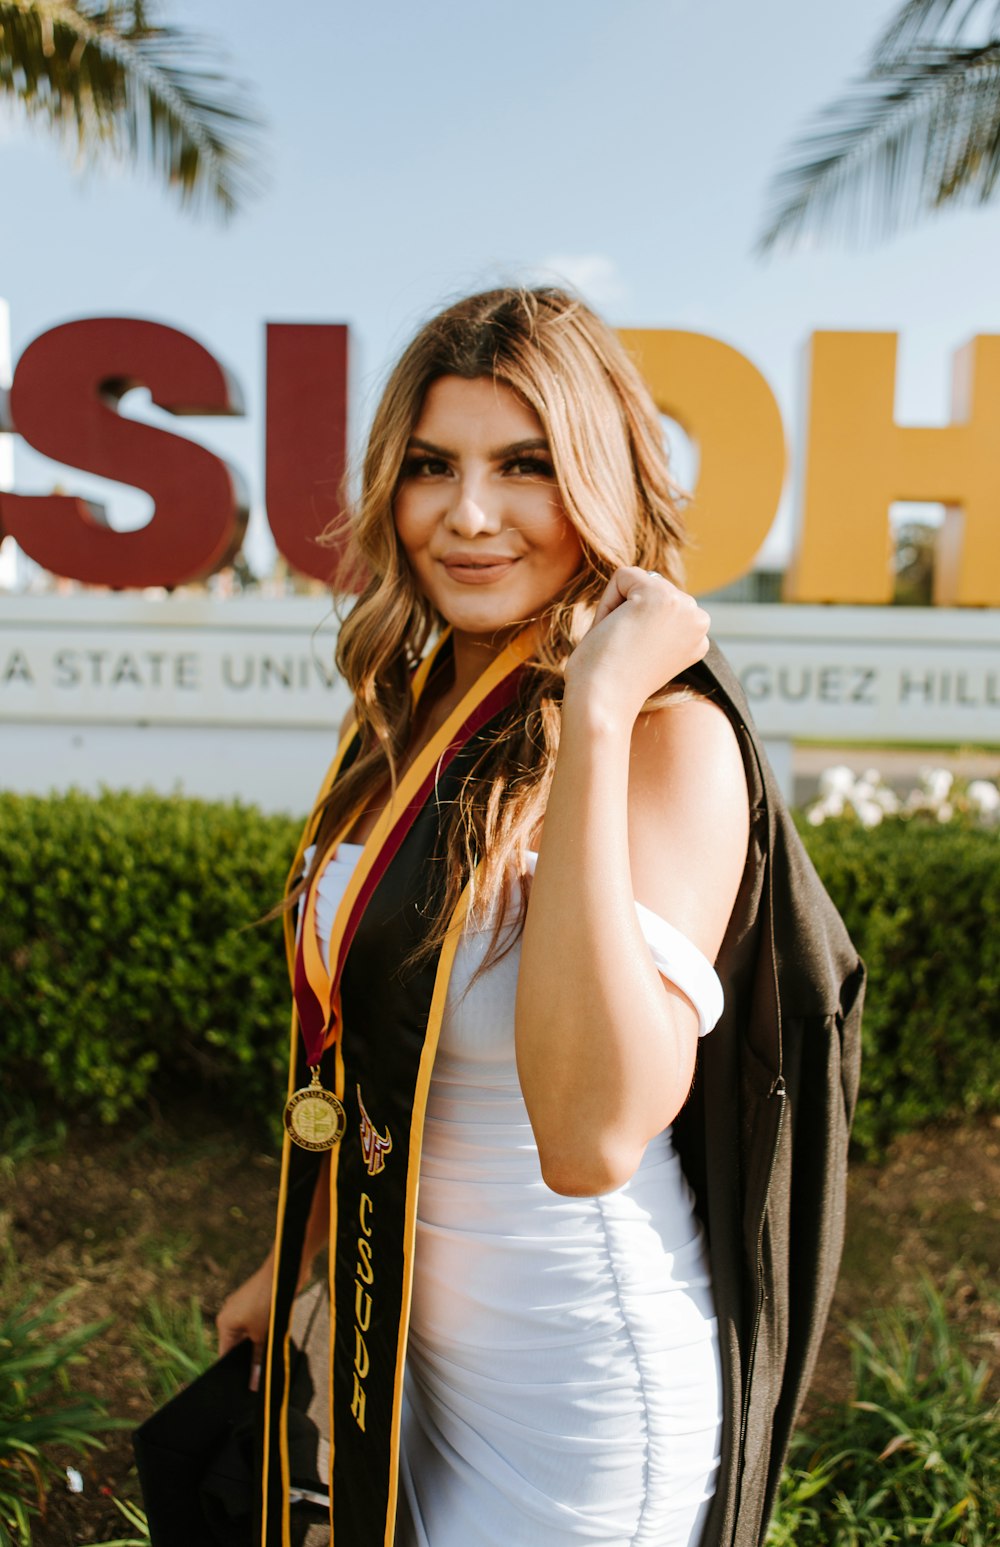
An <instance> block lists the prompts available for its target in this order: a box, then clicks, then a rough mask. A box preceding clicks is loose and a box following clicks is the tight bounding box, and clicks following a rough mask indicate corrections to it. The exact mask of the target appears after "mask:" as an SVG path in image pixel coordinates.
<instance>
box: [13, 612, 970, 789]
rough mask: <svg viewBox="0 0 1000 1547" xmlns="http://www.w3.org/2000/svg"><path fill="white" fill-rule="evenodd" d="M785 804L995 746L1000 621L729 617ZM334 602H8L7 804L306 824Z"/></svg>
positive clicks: (318, 773)
mask: <svg viewBox="0 0 1000 1547" xmlns="http://www.w3.org/2000/svg"><path fill="white" fill-rule="evenodd" d="M712 623H713V627H712V632H713V637H714V638H715V639H716V640H717V641H718V642H719V644H720V645H721V646H722V647H723V649H724V650H725V652H726V654H727V655H728V657H729V659H730V661H731V662H732V664H733V666H734V667H735V669H736V671H737V673H738V674H739V676H740V678H741V680H742V682H743V686H744V689H745V691H746V694H747V698H748V699H749V702H750V707H751V710H752V712H753V715H754V719H755V720H756V722H757V724H758V726H759V727H760V729H761V731H762V733H763V735H764V737H765V738H766V739H767V740H768V742H769V744H770V747H771V751H772V760H773V761H775V764H776V771H777V772H778V774H779V778H780V779H781V781H782V783H783V784H784V785H785V787H786V790H787V789H788V788H789V786H790V783H791V763H790V748H789V745H788V744H789V743H790V742H792V741H795V740H819V741H822V740H831V741H850V740H857V741H869V742H876V743H878V742H883V743H887V744H891V743H892V742H898V741H905V742H920V741H937V742H940V741H953V742H957V743H969V742H986V743H997V744H1000V612H998V611H977V610H972V609H962V610H955V611H952V610H944V609H939V608H881V607H873V608H864V607H852V608H848V607H793V606H755V605H742V604H741V605H733V604H727V605H722V604H717V605H714V606H713V607H712ZM335 643H336V619H335V618H334V617H333V615H332V612H331V610H330V607H329V604H328V603H327V602H325V601H324V600H323V598H321V597H316V596H311V597H298V598H290V599H265V598H253V597H246V598H236V599H232V600H225V601H223V600H220V599H216V598H212V597H207V596H205V597H201V596H194V597H192V596H174V597H166V598H162V599H154V598H151V597H146V596H142V595H133V594H125V595H111V594H105V593H98V592H93V593H83V594H72V595H65V596H62V595H58V594H56V595H52V594H47V595H44V596H9V595H8V596H3V595H0V787H3V788H7V789H17V790H22V791H36V792H41V791H44V790H47V789H51V788H56V789H64V788H66V787H68V786H69V785H77V786H79V787H80V788H82V789H89V790H96V789H98V788H99V787H100V786H101V785H109V786H111V787H116V788H122V787H124V788H138V787H141V786H147V787H150V788H153V789H157V790H161V791H164V792H168V791H170V790H174V789H181V790H183V791H184V792H186V793H188V794H197V795H202V796H205V797H209V798H228V797H232V796H239V797H241V798H243V799H246V800H253V801H256V802H258V803H259V804H261V805H263V806H265V807H267V808H269V809H272V810H274V809H286V810H290V811H294V812H299V813H301V812H304V811H305V810H307V809H308V807H309V805H310V803H311V801H312V798H313V795H314V793H315V789H316V786H317V785H318V783H319V781H320V779H321V778H322V775H323V771H324V769H325V768H326V766H327V763H328V762H329V760H330V757H331V756H332V754H333V749H334V746H335V744H336V735H337V727H338V725H339V723H340V721H341V719H342V717H343V715H344V713H345V711H346V709H347V707H348V695H347V691H346V688H345V686H344V684H343V683H342V682H341V681H340V680H339V678H338V677H337V675H336V671H335V668H334V664H333V661H334V649H335Z"/></svg>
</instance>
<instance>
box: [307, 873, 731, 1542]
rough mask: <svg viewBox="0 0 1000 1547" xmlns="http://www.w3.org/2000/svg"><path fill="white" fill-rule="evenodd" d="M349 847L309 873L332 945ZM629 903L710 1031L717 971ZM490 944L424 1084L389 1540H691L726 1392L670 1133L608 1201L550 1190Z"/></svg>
mask: <svg viewBox="0 0 1000 1547" xmlns="http://www.w3.org/2000/svg"><path fill="white" fill-rule="evenodd" d="M359 853H360V846H358V845H354V844H341V846H340V848H339V850H338V851H337V854H336V855H335V856H334V859H333V860H332V862H331V863H330V864H329V865H328V866H327V867H326V870H325V872H324V873H323V875H322V877H321V878H320V881H319V886H318V897H317V932H318V934H319V937H320V940H321V943H322V944H323V947H324V950H325V949H326V947H327V945H328V941H329V934H330V927H331V924H332V921H333V915H334V913H335V911H336V906H337V903H338V901H339V899H340V897H341V896H342V895H343V890H344V888H345V887H346V885H347V880H348V878H349V876H350V874H351V871H352V870H353V868H354V865H355V864H356V863H357V858H358V855H359ZM533 858H534V856H532V860H533ZM307 862H308V861H307ZM637 913H638V915H639V918H640V923H641V925H642V929H643V933H644V935H645V936H646V939H647V942H648V943H649V944H650V949H651V952H652V955H653V958H654V961H655V962H656V965H657V967H658V968H659V969H660V970H661V972H663V973H664V975H665V976H669V977H670V978H671V979H672V981H674V982H677V983H678V984H679V985H680V986H682V987H683V988H684V991H685V992H686V993H688V994H689V997H691V998H692V1000H693V1001H694V1002H695V1005H696V1008H697V1009H698V1011H699V1018H700V1021H701V1025H702V1029H703V1030H706V1031H707V1030H709V1029H710V1027H711V1025H713V1024H714V1022H715V1020H716V1019H717V1018H718V1015H719V1013H720V1012H721V1008H722V998H721V988H720V987H719V985H718V979H717V978H716V977H715V974H714V972H713V971H712V969H711V967H710V965H709V963H707V962H706V961H705V958H704V957H702V956H701V955H700V953H699V952H697V951H696V950H695V947H694V946H693V945H691V943H690V942H689V941H687V940H685V938H684V937H683V936H681V935H679V934H678V932H677V931H676V930H673V929H672V928H671V926H669V925H667V924H666V923H665V921H663V920H662V919H658V918H657V917H656V915H655V914H652V913H650V912H648V910H646V909H641V908H639V907H638V905H637ZM489 939H490V935H489V933H488V932H477V933H473V932H467V933H466V935H465V936H464V938H463V940H462V942H461V944H460V945H459V948H458V951H457V952H456V956H455V963H454V967H453V971H452V977H451V983H450V986H449V990H448V999H447V1005H446V1010H445V1016H444V1022H443V1025H442V1030H441V1038H440V1042H439V1045H438V1051H437V1057H436V1060H435V1064H434V1072H433V1077H432V1080H431V1087H430V1095H429V1102H428V1108H427V1116H426V1123H425V1128H424V1144H423V1155H422V1159H421V1166H420V1190H419V1195H418V1206H417V1214H418V1217H417V1240H416V1252H415V1258H414V1290H413V1302H412V1311H411V1320H410V1335H409V1344H408V1349H407V1367H406V1385H405V1401H404V1412H403V1444H402V1459H401V1487H400V1501H401V1502H400V1515H399V1523H398V1529H397V1536H396V1542H397V1547H579V1544H581V1543H599V1544H602V1547H694V1544H696V1543H697V1541H698V1538H699V1536H700V1533H701V1529H702V1526H703V1524H704V1520H705V1516H706V1514H707V1510H708V1505H709V1502H710V1500H711V1497H712V1492H713V1488H714V1484H715V1476H716V1471H717V1468H718V1461H719V1439H720V1432H721V1412H722V1397H721V1376H720V1363H719V1353H718V1337H717V1328H716V1321H715V1312H714V1306H713V1301H712V1290H711V1281H710V1277H709V1268H708V1261H707V1254H706V1249H705V1244H704V1240H703V1237H702V1232H701V1228H700V1225H699V1223H698V1220H697V1218H696V1216H695V1213H694V1208H693V1199H692V1195H691V1192H690V1189H689V1187H688V1184H687V1182H686V1180H685V1178H684V1174H683V1172H682V1170H681V1166H680V1162H679V1160H678V1158H677V1155H676V1153H675V1151H674V1149H673V1146H672V1144H671V1139H670V1131H669V1129H667V1130H665V1131H664V1132H663V1133H661V1134H660V1135H658V1137H657V1138H656V1139H654V1140H653V1141H652V1143H650V1144H649V1145H648V1147H647V1149H646V1153H645V1156H644V1158H643V1161H642V1164H641V1165H640V1167H639V1169H638V1171H637V1172H636V1173H635V1175H634V1176H633V1177H632V1178H631V1179H630V1180H629V1181H628V1182H627V1183H626V1184H625V1186H624V1187H621V1188H619V1189H618V1190H617V1191H615V1192H612V1193H606V1194H604V1195H603V1196H601V1197H594V1198H565V1197H561V1196H559V1195H558V1194H556V1193H553V1192H551V1191H550V1190H549V1188H548V1187H546V1185H545V1183H544V1181H543V1180H542V1176H541V1171H540V1168H539V1161H538V1151H537V1148H536V1146H535V1141H534V1136H533V1134H532V1130H531V1124H530V1122H529V1120H528V1114H527V1110H526V1108H525V1105H524V1101H523V1099H522V1096H521V1090H520V1086H519V1083H518V1077H517V1069H516V1066H515V1060H514V994H515V988H516V984H517V972H518V961H519V947H515V948H514V950H512V951H511V952H510V954H509V955H508V956H506V957H505V958H504V959H503V960H502V961H500V962H499V963H497V964H496V965H495V966H494V967H493V968H491V969H490V970H489V971H488V972H487V973H485V974H484V975H483V976H482V977H481V978H480V979H479V981H478V982H477V983H475V984H474V985H473V986H472V987H471V988H470V987H469V984H470V980H471V978H472V977H473V975H474V973H475V970H476V967H477V966H478V965H479V963H480V961H481V960H482V958H483V955H484V954H485V951H486V949H487V947H488V944H489Z"/></svg>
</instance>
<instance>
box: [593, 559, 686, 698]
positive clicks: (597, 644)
mask: <svg viewBox="0 0 1000 1547" xmlns="http://www.w3.org/2000/svg"><path fill="white" fill-rule="evenodd" d="M710 622H711V619H710V618H709V616H708V613H707V612H705V611H704V609H703V608H701V607H699V606H698V603H697V602H696V601H695V599H694V597H693V596H688V594H687V593H686V592H685V591H681V590H680V589H679V588H678V587H677V586H675V585H674V584H673V583H672V582H671V581H669V580H666V579H665V578H664V577H663V576H662V575H658V574H653V573H651V572H650V571H649V570H645V569H636V568H634V567H632V566H629V567H627V568H622V569H618V570H616V571H615V573H614V574H613V575H612V577H611V579H610V581H609V582H608V585H607V588H606V589H605V592H604V595H603V596H602V597H601V599H600V601H599V602H598V604H597V611H596V613H595V614H594V621H593V623H592V625H591V627H590V629H589V631H588V632H587V633H586V634H585V635H584V637H583V639H581V641H580V643H579V644H578V645H577V647H576V649H575V650H574V651H573V653H572V655H571V656H570V658H569V660H568V661H567V663H566V687H567V690H569V689H570V688H571V687H572V689H573V691H574V692H575V691H577V690H582V691H583V692H584V693H585V694H586V695H587V697H588V699H591V698H595V697H596V698H597V699H599V700H601V699H604V700H606V702H607V706H608V707H609V708H613V709H614V710H615V711H616V712H618V713H621V712H623V711H625V712H629V713H631V715H632V717H633V718H634V717H635V715H637V714H638V713H639V711H640V709H641V708H642V706H643V704H644V703H645V702H646V700H647V698H650V697H651V696H652V695H653V694H654V693H656V692H658V691H659V690H660V689H661V688H662V687H664V686H665V685H666V684H667V683H668V682H670V681H672V679H673V678H674V677H676V676H677V674H678V673H679V672H682V671H685V670H686V669H687V667H689V666H693V665H694V663H695V662H696V661H700V660H701V659H702V657H703V656H704V655H705V653H706V652H707V650H708V629H709V624H710Z"/></svg>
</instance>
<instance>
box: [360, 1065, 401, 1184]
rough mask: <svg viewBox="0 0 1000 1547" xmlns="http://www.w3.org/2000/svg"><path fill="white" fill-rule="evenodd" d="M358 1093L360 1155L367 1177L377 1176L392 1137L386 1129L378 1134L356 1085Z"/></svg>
mask: <svg viewBox="0 0 1000 1547" xmlns="http://www.w3.org/2000/svg"><path fill="white" fill-rule="evenodd" d="M355 1089H356V1091H357V1093H358V1111H359V1112H360V1113H361V1122H360V1123H359V1124H358V1128H359V1131H360V1133H361V1153H362V1155H363V1156H364V1161H365V1165H366V1167H367V1169H368V1175H369V1176H378V1174H379V1172H380V1171H384V1170H385V1157H386V1156H387V1155H388V1153H389V1151H390V1150H391V1149H392V1135H391V1133H390V1132H389V1130H388V1128H387V1129H386V1130H385V1133H384V1134H382V1133H379V1131H378V1129H377V1128H376V1127H375V1124H374V1123H373V1122H372V1120H371V1118H370V1117H369V1116H368V1113H367V1111H366V1110H365V1104H364V1102H363V1101H362V1099H361V1086H360V1085H356V1086H355Z"/></svg>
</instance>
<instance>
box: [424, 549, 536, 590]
mask: <svg viewBox="0 0 1000 1547" xmlns="http://www.w3.org/2000/svg"><path fill="white" fill-rule="evenodd" d="M438 562H439V564H440V565H441V566H442V568H443V569H444V571H445V573H446V574H447V576H448V578H449V579H450V580H457V581H459V582H460V583H461V584H462V585H489V584H490V582H491V581H494V580H502V579H503V577H504V575H506V574H508V573H509V572H510V570H512V569H513V567H514V565H515V564H516V563H517V559H516V558H514V557H512V556H511V555H510V554H505V553H476V554H472V553H446V554H444V555H443V557H442V558H441V559H439V560H438Z"/></svg>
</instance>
